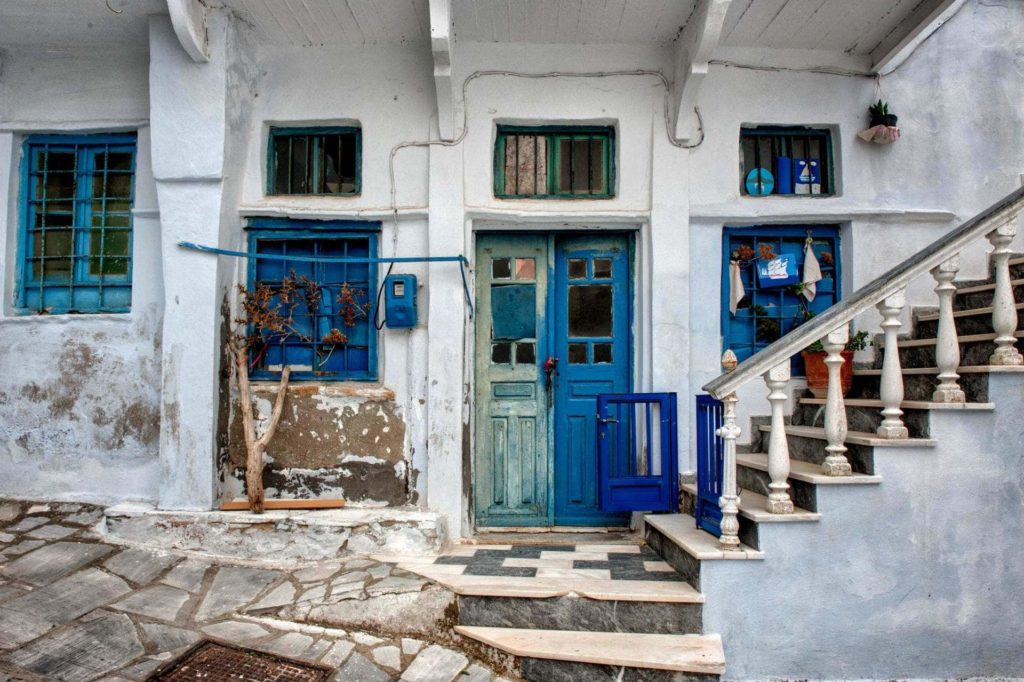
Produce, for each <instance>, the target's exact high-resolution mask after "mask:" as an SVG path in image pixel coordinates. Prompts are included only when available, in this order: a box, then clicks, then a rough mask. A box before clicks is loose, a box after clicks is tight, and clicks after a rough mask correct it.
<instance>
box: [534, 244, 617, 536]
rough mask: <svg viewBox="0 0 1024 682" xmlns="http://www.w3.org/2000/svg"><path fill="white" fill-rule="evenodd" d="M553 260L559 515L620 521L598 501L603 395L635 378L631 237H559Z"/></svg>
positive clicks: (568, 521) (569, 521)
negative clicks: (599, 421)
mask: <svg viewBox="0 0 1024 682" xmlns="http://www.w3.org/2000/svg"><path fill="white" fill-rule="evenodd" d="M554 260H555V262H554V271H555V276H554V279H555V282H554V291H553V299H554V317H553V330H552V339H553V341H552V345H553V349H554V355H555V357H557V358H559V362H558V370H557V374H556V376H555V377H554V429H553V430H554V445H555V452H554V522H555V523H556V524H558V525H620V524H623V523H625V522H627V521H628V516H626V515H623V514H617V513H614V514H613V513H605V512H602V511H600V509H599V506H598V504H599V501H598V476H597V473H598V472H597V442H596V434H597V421H596V413H597V395H598V394H602V393H626V392H628V391H629V388H630V385H631V381H630V377H631V368H632V358H631V352H630V351H631V348H630V346H631V343H630V333H631V327H632V323H631V311H632V293H631V288H632V287H631V275H630V253H629V240H628V238H627V237H625V236H608V237H593V236H586V237H560V238H558V239H557V241H556V247H555V259H554Z"/></svg>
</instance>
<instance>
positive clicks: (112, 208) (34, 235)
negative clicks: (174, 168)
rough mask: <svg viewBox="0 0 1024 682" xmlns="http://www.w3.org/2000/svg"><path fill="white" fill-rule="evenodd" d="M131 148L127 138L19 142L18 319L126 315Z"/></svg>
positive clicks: (52, 137)
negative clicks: (51, 315) (21, 315)
mask: <svg viewBox="0 0 1024 682" xmlns="http://www.w3.org/2000/svg"><path fill="white" fill-rule="evenodd" d="M135 148H136V136H135V134H134V133H126V134H116V135H114V134H111V135H33V136H31V137H29V138H28V139H26V140H25V144H24V159H23V163H22V183H21V230H20V238H19V252H20V253H21V254H22V257H21V269H20V278H19V287H18V293H17V303H16V307H17V308H18V309H19V312H22V313H121V312H128V310H129V309H130V307H131V295H132V205H133V201H134V193H135Z"/></svg>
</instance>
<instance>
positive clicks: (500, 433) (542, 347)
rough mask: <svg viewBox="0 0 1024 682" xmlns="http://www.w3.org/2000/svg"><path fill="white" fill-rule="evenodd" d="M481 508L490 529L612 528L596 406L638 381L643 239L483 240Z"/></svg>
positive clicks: (477, 483) (478, 379)
mask: <svg viewBox="0 0 1024 682" xmlns="http://www.w3.org/2000/svg"><path fill="white" fill-rule="evenodd" d="M476 298H477V315H476V321H475V325H476V328H475V332H476V335H475V338H476V348H475V395H474V403H475V410H474V411H475V419H476V422H475V425H476V431H475V433H476V435H475V443H474V448H473V453H474V474H473V476H474V481H473V498H474V508H475V512H476V520H477V523H478V525H481V526H544V525H557V526H609V525H622V524H624V523H625V522H627V521H628V515H626V514H622V513H606V512H602V511H601V509H600V504H599V492H598V487H599V484H598V455H597V445H596V433H597V424H596V413H597V396H598V395H600V394H607V393H627V392H629V390H630V388H631V383H632V380H631V378H632V373H633V360H632V357H633V354H632V341H631V339H632V308H633V278H632V237H631V235H628V234H610V235H608V234H601V235H594V234H593V233H591V234H587V235H581V234H578V233H530V234H507V233H506V234H480V235H478V238H477V249H476Z"/></svg>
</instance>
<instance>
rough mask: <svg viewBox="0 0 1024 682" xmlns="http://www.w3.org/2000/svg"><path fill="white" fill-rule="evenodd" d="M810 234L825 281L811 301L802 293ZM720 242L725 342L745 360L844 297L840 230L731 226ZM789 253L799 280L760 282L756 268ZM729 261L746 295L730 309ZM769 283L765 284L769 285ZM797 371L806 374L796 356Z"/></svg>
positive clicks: (821, 282)
mask: <svg viewBox="0 0 1024 682" xmlns="http://www.w3.org/2000/svg"><path fill="white" fill-rule="evenodd" d="M808 235H810V237H811V238H812V239H813V240H814V244H813V249H814V255H815V258H816V259H817V261H818V265H819V267H820V268H821V274H822V279H821V281H819V282H818V283H817V284H816V286H815V289H816V295H815V297H814V300H813V301H808V300H807V299H806V297H805V296H804V295H803V294H802V293H801V292H800V286H799V282H800V281H802V279H803V272H804V269H803V268H804V244H805V242H806V240H807V237H808ZM722 241H723V243H722V314H721V318H722V343H723V350H724V349H726V348H731V349H732V351H733V352H734V353H736V356H737V357H738V358H739V360H740V361H741V362H742V361H743V360H746V359H747V358H749V357H750V356H751V355H753V354H754V353H756V352H757V351H759V350H761V349H762V348H764V347H766V346H767V345H768V344H770V343H771V342H772V341H775V340H776V339H779V338H781V337H782V336H784V335H785V334H788V333H789V332H790V331H792V330H793V329H795V328H796V327H798V326H800V325H801V324H803V323H804V322H805V321H807V320H808V319H810V317H811V316H813V314H817V313H820V312H822V311H824V310H826V309H828V308H829V307H830V306H832V305H834V304H835V303H836V302H837V301H839V299H840V281H841V270H840V264H841V262H842V261H841V258H840V246H841V244H840V240H839V228H838V227H835V226H820V225H814V226H806V225H803V226H798V225H781V226H774V225H773V226H765V227H727V228H725V230H724V232H723V240H722ZM782 255H789V256H792V257H793V258H794V259H795V261H796V271H797V277H796V279H797V282H798V284H795V285H794V284H790V285H786V286H771V285H770V284H771V283H769V282H764V283H762V281H761V278H759V277H758V275H757V266H758V264H759V263H764V262H766V260H770V259H772V258H774V257H775V256H782ZM730 261H737V262H738V263H740V278H741V281H742V282H743V289H744V291H745V293H746V295H745V296H744V297H743V299H741V300H740V302H739V304H738V305H737V309H736V313H735V314H732V313H730V311H729V295H730V291H731V287H730V283H729V264H730ZM766 285H767V286H766ZM793 371H794V372H795V373H797V374H800V375H802V374H803V363H802V361H801V360H800V357H799V356H796V357H795V358H794V363H793Z"/></svg>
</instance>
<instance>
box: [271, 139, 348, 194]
mask: <svg viewBox="0 0 1024 682" xmlns="http://www.w3.org/2000/svg"><path fill="white" fill-rule="evenodd" d="M362 144H363V141H362V131H361V130H360V129H359V128H351V127H321V128H271V129H270V140H269V149H268V152H267V160H268V171H267V194H300V195H307V196H308V195H314V196H353V195H356V194H359V192H360V190H361V189H362V187H361V185H362V178H361V172H360V166H361V164H362Z"/></svg>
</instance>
